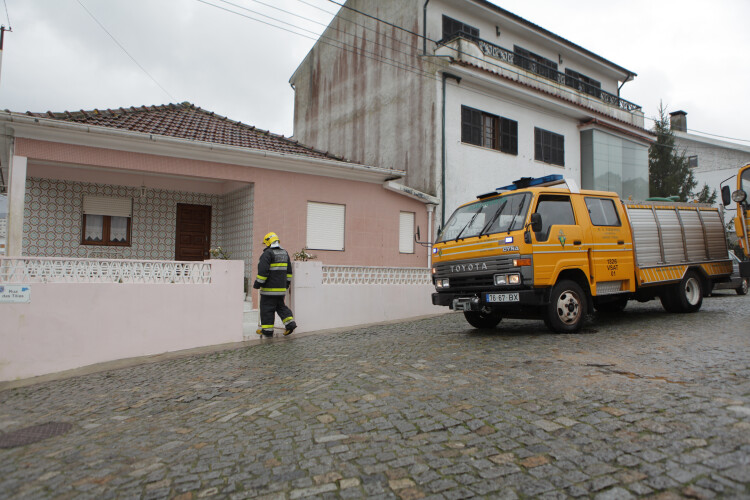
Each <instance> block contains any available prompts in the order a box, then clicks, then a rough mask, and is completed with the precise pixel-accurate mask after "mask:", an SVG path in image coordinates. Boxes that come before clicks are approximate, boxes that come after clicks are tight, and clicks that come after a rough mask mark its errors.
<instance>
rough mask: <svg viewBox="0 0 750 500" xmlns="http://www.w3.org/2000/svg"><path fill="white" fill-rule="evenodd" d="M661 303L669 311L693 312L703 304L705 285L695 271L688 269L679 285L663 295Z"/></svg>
mask: <svg viewBox="0 0 750 500" xmlns="http://www.w3.org/2000/svg"><path fill="white" fill-rule="evenodd" d="M661 304H662V305H663V306H664V309H666V310H667V311H669V312H675V313H691V312H695V311H697V310H698V309H700V308H701V305H702V304H703V287H702V286H701V280H700V278H699V277H698V275H697V274H696V272H695V271H688V272H687V273H685V276H684V277H683V278H682V281H680V282H679V283H678V284H677V285H674V286H673V287H671V288H670V289H669V290H668V291H667V292H665V293H664V294H663V295H662V296H661Z"/></svg>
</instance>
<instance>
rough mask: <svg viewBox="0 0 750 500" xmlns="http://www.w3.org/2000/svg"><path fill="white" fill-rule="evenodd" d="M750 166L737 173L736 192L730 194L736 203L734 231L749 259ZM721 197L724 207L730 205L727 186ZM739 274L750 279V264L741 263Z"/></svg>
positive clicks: (723, 188)
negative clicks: (749, 197) (749, 196)
mask: <svg viewBox="0 0 750 500" xmlns="http://www.w3.org/2000/svg"><path fill="white" fill-rule="evenodd" d="M749 194H750V164H747V165H745V166H744V167H742V168H740V171H739V172H738V173H737V190H736V191H734V192H733V193H732V194H731V200H733V201H734V202H735V203H737V216H736V217H735V218H734V230H735V232H736V233H737V239H738V241H739V243H740V246H741V247H742V251H743V253H744V254H745V257H747V258H750V200H749V199H748V195H749ZM721 197H722V201H723V202H724V206H727V205H729V203H730V194H729V186H723V187H722V189H721ZM740 274H741V275H742V276H743V277H746V278H747V277H750V263H741V265H740Z"/></svg>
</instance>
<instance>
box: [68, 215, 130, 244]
mask: <svg viewBox="0 0 750 500" xmlns="http://www.w3.org/2000/svg"><path fill="white" fill-rule="evenodd" d="M89 215H93V216H97V217H101V218H102V241H91V240H87V239H86V217H88V216H89ZM112 217H122V218H124V219H127V221H128V229H127V238H126V239H125V241H122V242H121V241H111V240H110V237H111V229H112ZM132 229H133V217H124V216H121V215H101V214H83V217H82V221H81V245H94V246H103V247H129V246H132V244H133V241H132Z"/></svg>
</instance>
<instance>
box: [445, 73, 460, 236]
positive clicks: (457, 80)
mask: <svg viewBox="0 0 750 500" xmlns="http://www.w3.org/2000/svg"><path fill="white" fill-rule="evenodd" d="M448 78H453V79H454V80H456V82H457V83H461V77H460V76H456V75H453V74H451V73H446V72H445V71H443V112H442V115H443V116H442V124H441V129H442V130H441V134H442V140H441V146H442V150H443V151H442V159H441V167H440V170H441V173H440V187H441V190H442V191H441V193H442V194H441V196H440V200H441V203H442V208H441V213H440V219H441V221H442V223H441V227H445V81H446V80H447V79H448Z"/></svg>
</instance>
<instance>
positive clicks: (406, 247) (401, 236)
mask: <svg viewBox="0 0 750 500" xmlns="http://www.w3.org/2000/svg"><path fill="white" fill-rule="evenodd" d="M398 251H399V252H400V253H414V212H401V213H400V214H399V218H398Z"/></svg>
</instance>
